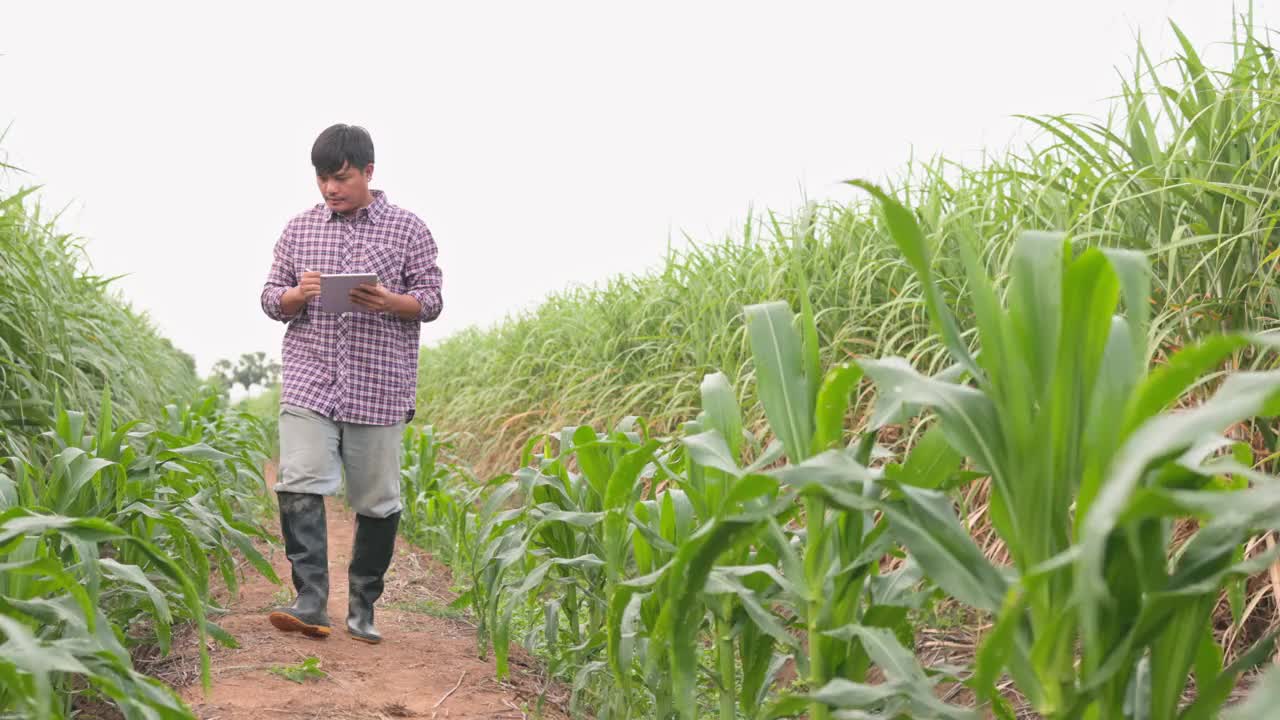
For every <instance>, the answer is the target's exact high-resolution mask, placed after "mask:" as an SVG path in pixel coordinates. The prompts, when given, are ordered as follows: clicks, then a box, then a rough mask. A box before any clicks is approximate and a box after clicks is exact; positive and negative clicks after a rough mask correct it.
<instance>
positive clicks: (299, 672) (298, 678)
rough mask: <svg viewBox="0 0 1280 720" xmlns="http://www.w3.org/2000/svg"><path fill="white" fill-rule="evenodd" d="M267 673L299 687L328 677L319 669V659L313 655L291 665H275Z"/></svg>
mask: <svg viewBox="0 0 1280 720" xmlns="http://www.w3.org/2000/svg"><path fill="white" fill-rule="evenodd" d="M267 672H269V673H271V674H272V675H278V676H280V677H282V678H284V679H285V680H288V681H290V682H295V683H298V684H299V685H301V684H303V683H305V682H306V681H308V680H323V679H325V678H327V677H329V673H327V672H325V671H324V670H321V669H320V658H318V657H316V656H314V655H308V656H307V659H306V660H303V661H302V662H299V663H295V664H293V665H276V666H275V667H272V668H269V669H268V670H267Z"/></svg>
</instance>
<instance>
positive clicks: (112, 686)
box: [0, 393, 279, 718]
mask: <svg viewBox="0 0 1280 720" xmlns="http://www.w3.org/2000/svg"><path fill="white" fill-rule="evenodd" d="M224 411H225V408H224V407H222V406H221V404H220V398H219V397H217V396H214V397H210V396H205V397H202V398H198V399H197V400H196V402H194V403H192V404H190V405H187V406H184V407H179V406H176V405H175V406H172V408H171V410H170V414H169V415H168V417H167V418H166V421H165V422H164V423H162V424H163V425H164V426H165V427H166V428H167V430H161V429H158V428H152V427H148V426H142V425H140V424H138V423H136V422H129V423H125V424H123V425H121V426H119V427H116V426H115V425H114V423H113V408H112V403H111V396H110V395H109V394H107V393H104V394H103V398H102V402H101V404H100V407H99V410H98V412H97V423H96V425H95V426H93V427H90V426H89V425H88V423H87V422H86V416H85V415H84V414H83V413H80V412H75V411H70V410H65V409H61V408H58V409H57V410H56V420H55V422H54V425H53V427H52V428H50V429H49V430H48V431H46V432H45V433H44V434H43V436H42V437H41V438H39V440H38V441H36V442H31V443H28V444H27V445H26V446H27V447H28V448H29V449H30V450H31V451H32V454H31V456H30V457H18V456H13V457H10V458H8V459H7V462H6V463H5V464H4V465H3V466H0V566H3V568H4V570H5V572H4V573H3V574H0V633H2V634H3V637H4V643H3V645H0V649H2V650H3V652H2V653H0V654H2V656H3V657H0V710H9V709H11V710H14V711H18V712H21V713H23V715H22V716H23V717H38V718H46V717H50V718H51V717H64V716H65V715H66V714H67V713H68V712H69V701H70V698H71V697H72V696H73V693H72V692H71V687H72V686H73V681H72V678H73V676H78V677H80V678H81V679H82V680H83V682H84V683H85V684H86V685H87V686H88V687H89V688H90V690H91V691H92V692H95V693H98V694H100V695H101V696H103V697H106V698H109V699H110V700H111V701H113V702H114V703H115V704H116V705H117V707H119V709H120V710H121V711H122V712H123V713H124V714H125V716H126V717H130V718H133V717H166V718H168V717H184V718H185V717H189V716H190V714H189V711H187V710H186V708H185V707H184V706H183V705H182V703H181V702H180V701H178V699H177V697H176V696H175V695H174V694H173V693H172V691H170V690H169V689H168V688H166V687H165V686H163V685H162V684H160V683H158V682H157V681H155V680H152V679H149V678H146V677H145V676H142V675H140V674H139V673H137V672H136V671H135V670H134V669H133V667H132V662H131V660H130V655H129V651H128V650H129V648H130V647H131V646H133V645H136V644H138V643H139V642H147V643H155V644H157V645H158V646H159V647H160V649H161V651H162V652H164V653H167V652H168V650H169V646H170V637H171V629H172V626H173V625H174V624H177V623H191V624H192V625H193V626H194V627H195V629H196V631H197V635H198V636H199V638H200V639H201V642H200V643H199V649H200V658H201V677H202V680H203V681H204V682H206V683H207V682H208V677H209V676H208V672H209V666H208V653H207V649H206V646H205V643H204V642H203V639H204V638H205V637H206V635H207V634H211V635H213V637H214V638H216V639H217V640H219V641H220V642H223V643H224V644H234V640H233V639H232V638H230V636H228V635H227V634H226V633H225V632H223V631H221V630H220V629H219V628H217V626H216V625H214V624H213V623H211V622H209V620H208V617H207V616H208V613H209V611H210V610H211V609H212V608H211V606H210V604H209V601H210V594H209V582H208V578H209V573H210V570H211V569H212V568H213V566H212V565H211V563H210V558H213V560H214V563H216V566H217V567H218V568H220V569H221V571H222V575H223V578H224V580H225V581H226V584H227V585H228V587H230V588H232V590H233V592H234V588H235V587H236V583H237V570H236V562H235V558H234V557H233V556H232V551H233V549H239V550H240V552H241V554H243V555H244V556H245V557H246V558H248V559H249V560H250V562H251V563H252V564H253V565H254V566H255V568H256V569H257V570H258V571H259V572H262V573H263V574H264V575H266V576H267V577H268V578H271V579H273V580H274V581H276V582H279V580H278V579H277V578H276V576H275V574H274V572H273V571H272V569H271V567H270V565H269V564H268V563H267V562H266V560H265V559H264V558H263V557H262V556H261V555H260V554H259V553H258V552H257V550H256V549H255V548H254V547H253V545H252V542H251V539H252V538H253V537H259V538H265V537H267V535H266V533H265V532H264V531H263V530H262V529H261V528H260V527H258V526H257V525H256V521H253V520H247V519H245V518H254V517H258V515H257V514H256V512H257V511H256V510H255V508H256V507H257V502H258V499H259V495H260V492H261V491H262V489H263V488H262V484H261V483H262V476H261V471H260V470H259V469H258V468H259V467H260V466H261V461H262V459H263V454H262V452H261V448H262V445H261V442H262V437H261V433H260V432H258V430H257V428H256V427H255V426H254V424H253V422H252V420H251V419H250V418H245V417H236V416H228V415H226V414H225V413H224ZM206 440H214V441H215V442H217V443H218V444H219V445H221V446H222V447H223V448H224V449H225V450H219V449H215V448H214V447H212V446H210V445H209V444H208V443H207V442H206ZM139 631H143V632H139Z"/></svg>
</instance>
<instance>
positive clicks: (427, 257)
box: [262, 125, 442, 643]
mask: <svg viewBox="0 0 1280 720" xmlns="http://www.w3.org/2000/svg"><path fill="white" fill-rule="evenodd" d="M311 164H312V165H313V166H315V171H316V184H317V185H318V186H319V188H320V194H321V196H322V197H323V198H324V202H323V203H322V204H318V205H316V206H315V207H313V208H311V209H310V210H308V211H306V212H304V213H302V214H301V215H298V216H296V217H294V218H293V219H292V220H290V221H289V223H288V225H286V226H285V229H284V233H283V234H282V235H281V236H280V240H279V241H278V242H277V243H276V246H275V261H274V262H273V264H272V265H271V272H270V274H269V275H268V276H267V282H266V285H265V286H264V287H263V288H262V309H263V311H265V312H266V314H267V315H268V316H269V317H271V318H272V319H274V320H280V321H282V322H286V323H288V325H289V327H288V330H286V331H285V335H284V350H283V353H282V355H283V361H284V362H283V365H284V368H283V369H284V390H283V393H282V394H281V397H280V474H279V479H278V481H277V483H276V485H275V488H274V489H275V491H276V494H277V497H278V498H279V504H280V530H281V532H282V533H283V535H284V542H285V553H286V554H287V555H288V557H289V562H290V564H291V565H292V568H293V586H294V588H295V589H296V590H297V597H296V598H295V599H294V601H293V604H292V605H289V606H287V607H282V608H277V609H276V610H275V611H274V612H272V613H271V615H270V618H269V619H270V621H271V624H272V625H274V626H275V627H277V628H279V629H280V630H284V631H286V632H301V633H303V634H304V635H308V636H311V637H318V638H323V637H328V635H329V632H330V627H329V616H328V613H327V612H326V607H327V605H328V599H329V556H328V537H327V533H326V531H325V507H324V496H325V495H333V494H335V493H337V491H338V487H339V484H340V482H341V481H342V479H343V478H344V477H345V479H346V485H347V501H348V502H349V503H350V505H351V506H352V508H353V509H354V510H355V512H356V535H355V547H354V548H353V549H352V552H351V564H350V567H349V568H348V586H349V587H348V595H347V631H348V632H349V633H350V634H351V636H352V637H353V638H355V639H357V640H363V641H365V642H370V643H377V642H380V641H381V640H382V636H381V635H380V634H379V633H378V630H377V628H375V627H374V623H373V603H374V602H375V601H376V600H377V599H378V598H379V597H380V596H381V595H382V588H383V576H384V575H385V574H386V571H387V567H388V566H389V565H390V563H391V555H392V552H393V551H394V549H395V539H396V528H397V526H398V524H399V520H400V509H401V505H400V457H401V438H402V434H403V431H404V426H405V423H407V422H408V421H409V420H412V419H413V413H414V402H415V399H416V395H417V378H418V334H419V330H420V329H421V323H424V322H429V321H431V320H434V319H435V318H436V317H437V316H438V315H439V314H440V309H441V307H442V300H441V295H440V287H441V273H440V269H439V268H438V267H437V266H436V245H435V241H434V240H433V239H432V237H431V233H430V232H429V231H428V230H427V226H426V225H425V224H423V222H422V221H421V220H419V219H418V218H417V217H416V216H414V215H413V214H412V213H410V212H408V211H407V210H402V209H400V208H398V207H396V206H395V205H392V204H391V203H390V202H388V200H387V197H386V195H385V194H383V192H382V191H380V190H370V189H369V181H370V180H372V179H373V140H372V139H371V138H370V137H369V133H368V132H366V131H365V130H364V129H363V128H359V127H352V126H349V125H334V126H333V127H330V128H328V129H326V130H325V131H324V132H322V133H320V137H318V138H317V139H316V141H315V144H314V145H313V146H312V148H311ZM354 272H371V273H376V274H377V278H378V283H377V285H376V286H375V285H364V286H361V287H360V288H358V289H356V290H354V291H352V292H351V299H352V301H353V302H354V303H356V304H357V305H359V306H360V307H361V308H362V309H363V310H364V311H363V312H348V313H343V314H335V313H331V312H325V311H324V309H323V308H322V307H321V306H320V299H319V295H320V283H321V280H320V276H321V274H322V273H354Z"/></svg>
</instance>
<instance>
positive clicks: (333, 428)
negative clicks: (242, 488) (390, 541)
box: [274, 405, 404, 518]
mask: <svg viewBox="0 0 1280 720" xmlns="http://www.w3.org/2000/svg"><path fill="white" fill-rule="evenodd" d="M403 436H404V423H399V424H396V425H357V424H354V423H343V422H335V421H333V420H330V419H329V418H327V417H325V416H324V415H321V414H320V413H317V412H312V411H311V410H307V409H306V408H301V407H297V406H296V405H281V406H280V474H279V476H278V480H277V482H276V485H275V488H274V490H275V491H276V492H291V493H306V494H309V495H336V494H338V489H339V488H340V487H341V485H342V480H343V478H344V476H345V478H346V481H347V502H348V503H349V504H350V505H351V507H352V509H353V510H355V511H356V512H357V513H359V514H361V515H365V516H367V517H372V518H384V517H387V516H389V515H391V514H393V513H396V512H398V511H399V510H400V454H401V441H402V438H403Z"/></svg>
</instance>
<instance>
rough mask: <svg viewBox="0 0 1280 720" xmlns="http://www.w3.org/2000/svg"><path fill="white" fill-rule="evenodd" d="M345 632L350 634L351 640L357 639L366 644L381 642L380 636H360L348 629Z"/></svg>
mask: <svg viewBox="0 0 1280 720" xmlns="http://www.w3.org/2000/svg"><path fill="white" fill-rule="evenodd" d="M347 634H348V635H350V636H351V639H352V640H359V641H360V642H362V643H365V644H366V645H377V644H379V643H381V642H382V638H376V639H375V638H367V637H362V636H360V635H357V634H355V633H353V632H351V631H350V630H348V631H347Z"/></svg>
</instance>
